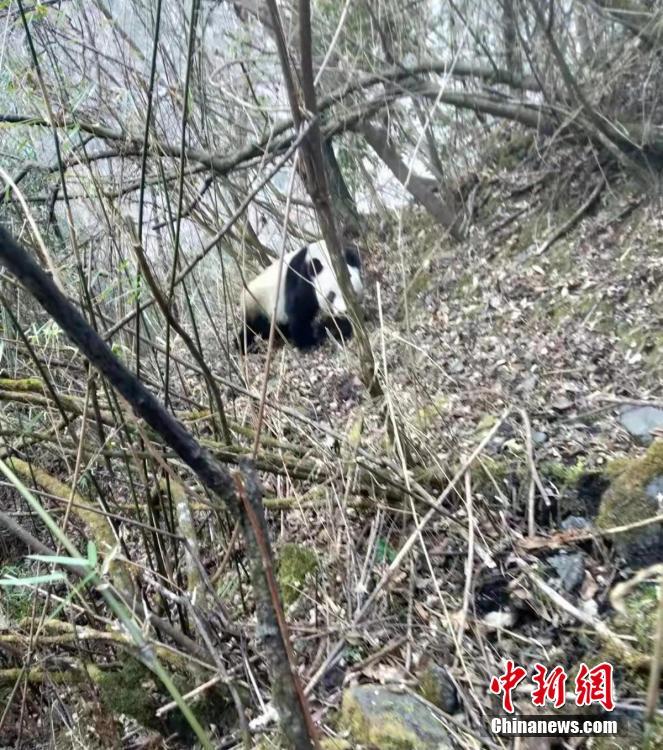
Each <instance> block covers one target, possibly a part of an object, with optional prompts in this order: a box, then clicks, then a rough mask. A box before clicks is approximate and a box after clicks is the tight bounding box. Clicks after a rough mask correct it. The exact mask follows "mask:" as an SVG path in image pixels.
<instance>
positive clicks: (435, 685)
mask: <svg viewBox="0 0 663 750" xmlns="http://www.w3.org/2000/svg"><path fill="white" fill-rule="evenodd" d="M419 692H420V693H421V695H423V697H424V698H425V699H426V700H427V701H428V702H429V703H432V704H433V705H434V706H437V707H438V708H441V709H442V710H443V711H444V712H445V713H447V714H453V713H455V712H456V711H457V710H458V693H457V692H456V686H455V685H454V684H453V682H452V681H451V678H450V677H449V673H448V672H447V670H446V669H445V668H444V667H441V666H440V665H439V664H435V662H430V664H428V665H427V666H426V668H425V669H424V670H423V671H422V673H421V674H420V675H419Z"/></svg>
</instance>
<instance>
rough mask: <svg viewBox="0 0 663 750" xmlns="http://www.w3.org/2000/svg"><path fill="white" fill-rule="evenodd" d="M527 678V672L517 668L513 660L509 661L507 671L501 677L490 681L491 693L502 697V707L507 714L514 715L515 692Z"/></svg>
mask: <svg viewBox="0 0 663 750" xmlns="http://www.w3.org/2000/svg"><path fill="white" fill-rule="evenodd" d="M525 677H527V670H526V669H524V668H523V667H517V666H516V665H515V664H514V663H513V661H512V660H511V659H508V660H507V663H506V669H505V670H504V673H503V674H501V675H500V676H499V677H493V679H492V680H491V681H490V692H491V693H493V694H494V695H499V694H500V693H503V695H502V707H503V708H504V710H505V711H506V712H507V713H510V714H512V713H513V698H512V697H511V693H512V692H513V690H514V689H515V688H516V687H517V686H518V685H519V684H520V683H521V682H522V681H523V680H524V679H525Z"/></svg>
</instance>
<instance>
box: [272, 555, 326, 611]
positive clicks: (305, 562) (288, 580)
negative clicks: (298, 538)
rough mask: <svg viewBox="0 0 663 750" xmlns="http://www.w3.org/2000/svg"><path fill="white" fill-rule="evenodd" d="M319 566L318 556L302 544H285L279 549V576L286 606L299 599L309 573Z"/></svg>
mask: <svg viewBox="0 0 663 750" xmlns="http://www.w3.org/2000/svg"><path fill="white" fill-rule="evenodd" d="M317 568H318V556H317V555H316V554H315V552H314V551H313V550H312V549H309V548H308V547H304V546H303V545H301V544H284V545H283V546H282V547H281V549H280V550H279V556H278V573H277V578H278V582H279V587H280V589H281V596H282V597H283V603H284V605H285V606H286V607H288V606H289V605H291V604H292V603H293V602H295V601H297V599H298V598H299V595H300V593H301V591H302V589H303V587H304V583H305V582H306V579H307V577H308V575H309V573H313V572H314V571H315V570H317Z"/></svg>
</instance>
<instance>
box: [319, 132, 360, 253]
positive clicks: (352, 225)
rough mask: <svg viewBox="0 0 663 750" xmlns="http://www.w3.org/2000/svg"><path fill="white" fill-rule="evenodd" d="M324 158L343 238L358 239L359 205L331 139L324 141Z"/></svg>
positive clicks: (331, 195) (333, 203) (330, 191)
mask: <svg viewBox="0 0 663 750" xmlns="http://www.w3.org/2000/svg"><path fill="white" fill-rule="evenodd" d="M322 156H323V158H324V160H325V169H326V172H327V181H328V185H329V193H330V197H331V200H332V206H333V209H334V213H335V215H336V216H337V218H338V219H339V222H340V224H341V226H340V230H341V236H342V237H344V238H348V239H351V238H355V237H358V236H359V234H360V233H361V225H360V223H359V214H358V213H357V204H356V203H355V200H354V198H353V196H352V193H351V192H350V188H348V184H347V182H346V181H345V178H344V177H343V172H341V167H340V165H339V163H338V161H337V160H336V154H335V153H334V147H333V145H332V139H331V138H327V139H325V140H323V142H322Z"/></svg>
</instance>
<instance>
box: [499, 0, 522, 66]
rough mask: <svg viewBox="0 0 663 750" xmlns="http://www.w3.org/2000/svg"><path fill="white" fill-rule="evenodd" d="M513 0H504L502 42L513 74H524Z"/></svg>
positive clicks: (505, 56)
mask: <svg viewBox="0 0 663 750" xmlns="http://www.w3.org/2000/svg"><path fill="white" fill-rule="evenodd" d="M516 23H517V19H516V11H515V8H514V6H513V0H502V43H503V45H504V59H505V61H506V68H507V70H508V71H509V73H511V74H512V75H514V76H516V75H522V72H523V66H522V59H521V57H520V50H519V48H518V30H517V27H516Z"/></svg>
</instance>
